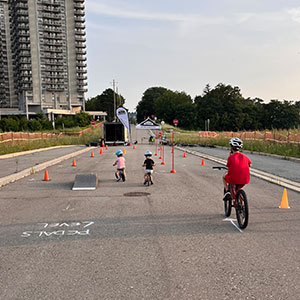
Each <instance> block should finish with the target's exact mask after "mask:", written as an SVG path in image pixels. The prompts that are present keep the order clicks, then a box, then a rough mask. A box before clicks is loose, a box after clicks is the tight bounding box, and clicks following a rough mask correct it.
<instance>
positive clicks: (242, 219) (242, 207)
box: [235, 190, 249, 229]
mask: <svg viewBox="0 0 300 300" xmlns="http://www.w3.org/2000/svg"><path fill="white" fill-rule="evenodd" d="M235 211H236V218H237V221H238V224H239V227H240V228H241V229H245V228H246V227H247V225H248V218H249V209H248V201H247V196H246V193H245V192H244V191H243V190H239V191H238V192H237V193H236V208H235Z"/></svg>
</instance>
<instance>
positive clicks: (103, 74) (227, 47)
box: [86, 0, 300, 111]
mask: <svg viewBox="0 0 300 300" xmlns="http://www.w3.org/2000/svg"><path fill="white" fill-rule="evenodd" d="M86 31H87V51H88V54H87V57H88V89H89V91H88V93H87V97H94V96H96V95H98V94H101V93H102V92H103V91H104V90H105V89H107V88H109V87H112V85H111V83H112V80H113V79H115V80H116V82H117V86H118V91H119V93H120V94H121V95H122V96H123V97H124V98H125V99H126V102H125V107H127V108H128V109H129V110H130V111H134V110H135V107H136V105H137V103H138V101H140V100H141V97H142V95H143V92H144V91H145V90H146V89H147V88H149V87H153V86H162V87H165V88H168V89H171V90H173V91H185V92H186V93H187V94H189V95H191V96H192V97H193V98H194V97H195V96H196V95H201V94H202V92H203V89H204V87H205V85H206V84H210V86H211V87H215V86H216V85H217V84H218V83H220V82H222V83H224V84H230V85H232V86H238V87H239V88H240V89H241V91H242V95H243V96H244V97H250V98H255V97H259V98H262V99H263V100H265V101H266V102H267V101H270V100H271V99H279V100H283V99H285V100H300V1H299V0H297V1H292V0H148V1H147V0H86Z"/></svg>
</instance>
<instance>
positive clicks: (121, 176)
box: [115, 170, 126, 182]
mask: <svg viewBox="0 0 300 300" xmlns="http://www.w3.org/2000/svg"><path fill="white" fill-rule="evenodd" d="M115 176H116V178H117V179H118V177H117V173H115ZM119 178H120V179H122V181H123V182H124V181H125V180H126V177H125V174H124V172H123V170H119ZM118 181H119V179H118Z"/></svg>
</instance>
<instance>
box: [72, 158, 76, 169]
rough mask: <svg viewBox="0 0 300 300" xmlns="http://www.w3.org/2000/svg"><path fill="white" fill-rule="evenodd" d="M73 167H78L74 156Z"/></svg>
mask: <svg viewBox="0 0 300 300" xmlns="http://www.w3.org/2000/svg"><path fill="white" fill-rule="evenodd" d="M72 167H76V162H75V158H73V163H72Z"/></svg>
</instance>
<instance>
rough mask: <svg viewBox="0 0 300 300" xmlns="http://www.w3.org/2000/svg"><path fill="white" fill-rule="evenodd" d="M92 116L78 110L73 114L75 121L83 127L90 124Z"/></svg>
mask: <svg viewBox="0 0 300 300" xmlns="http://www.w3.org/2000/svg"><path fill="white" fill-rule="evenodd" d="M92 118H93V117H92V116H90V115H89V114H87V113H85V112H80V113H78V114H76V115H75V121H76V124H77V125H78V126H79V127H85V126H88V125H90V123H91V120H92Z"/></svg>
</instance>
